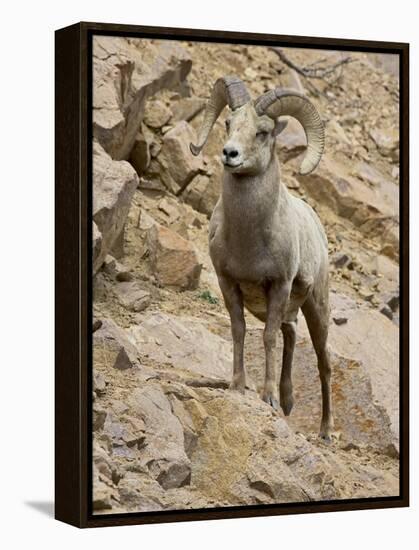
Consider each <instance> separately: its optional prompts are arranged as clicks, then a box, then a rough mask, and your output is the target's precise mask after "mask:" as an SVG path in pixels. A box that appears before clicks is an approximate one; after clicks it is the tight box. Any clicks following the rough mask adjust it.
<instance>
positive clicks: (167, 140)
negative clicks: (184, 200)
mask: <svg viewBox="0 0 419 550" xmlns="http://www.w3.org/2000/svg"><path fill="white" fill-rule="evenodd" d="M196 139H197V137H196V134H195V131H194V130H193V128H192V127H191V126H190V125H189V124H188V123H187V122H185V121H181V122H178V123H177V124H176V126H175V127H174V128H172V129H171V130H169V131H168V132H167V133H166V134H165V135H164V137H163V142H162V148H161V151H160V153H159V155H158V157H157V158H158V163H159V165H160V171H161V178H162V180H163V183H164V184H165V185H166V187H167V189H169V191H171V192H172V193H174V194H178V193H180V192H182V190H183V189H184V188H185V187H186V186H187V185H188V183H189V182H190V181H191V180H192V179H193V178H194V176H196V175H197V174H198V173H199V172H200V171H202V170H203V169H204V165H203V161H202V157H201V156H198V157H194V156H193V155H192V153H191V151H190V149H189V144H190V143H191V142H192V143H196Z"/></svg>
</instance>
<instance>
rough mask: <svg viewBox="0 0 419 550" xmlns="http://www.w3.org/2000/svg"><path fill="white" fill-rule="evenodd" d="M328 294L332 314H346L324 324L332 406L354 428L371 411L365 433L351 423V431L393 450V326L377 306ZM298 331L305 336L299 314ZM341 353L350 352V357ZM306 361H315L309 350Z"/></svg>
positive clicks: (395, 400) (396, 433) (396, 382)
mask: <svg viewBox="0 0 419 550" xmlns="http://www.w3.org/2000/svg"><path fill="white" fill-rule="evenodd" d="M330 296H331V310H332V316H333V317H346V318H347V322H346V323H344V324H342V325H340V326H337V325H335V324H331V325H330V329H329V340H328V342H329V346H330V347H331V349H332V350H333V351H334V352H335V354H337V355H336V360H335V365H334V377H335V382H334V391H335V393H336V397H337V399H338V402H337V407H339V409H340V410H341V412H342V416H347V419H346V421H345V422H354V425H355V424H356V426H358V427H357V428H356V429H357V430H358V428H361V427H362V424H357V423H358V421H362V422H364V421H365V419H366V418H368V415H371V416H370V417H369V420H368V422H367V423H366V424H365V427H364V429H363V431H364V432H365V433H364V434H362V430H361V429H360V430H359V433H358V434H356V433H355V428H351V433H352V437H353V438H354V439H355V440H357V441H362V440H364V442H366V441H367V440H368V443H369V444H371V445H373V446H376V447H378V448H380V449H384V450H387V451H388V452H390V453H391V452H392V447H393V446H394V448H395V449H396V450H397V449H398V444H399V443H398V441H399V357H398V350H399V331H398V327H397V326H396V325H395V324H394V323H392V322H391V321H390V320H389V319H387V318H386V317H385V316H384V315H382V314H381V313H380V312H379V311H377V310H375V309H372V308H370V307H368V306H361V305H359V304H358V303H357V302H355V301H354V300H352V299H351V298H349V297H348V296H345V295H342V294H334V293H332V294H331V295H330ZM299 331H300V334H302V335H304V336H305V337H306V338H307V341H309V340H308V332H307V328H306V325H305V322H304V321H303V320H302V322H301V323H300V325H299ZM344 358H345V359H344ZM346 358H350V363H347V361H348V359H346ZM345 361H346V363H345ZM312 362H313V365H314V366H315V358H314V356H313V358H312ZM345 369H346V370H345ZM307 383H308V382H307ZM306 387H307V386H306ZM345 400H346V401H347V403H348V404H349V405H350V403H351V402H352V405H350V406H353V407H355V409H353V410H352V411H351V412H350V409H349V408H348V409H347V412H346V413H344V407H347V405H345V404H344V401H345ZM353 411H355V414H353ZM356 411H358V412H356ZM377 420H379V422H378V423H377ZM374 424H375V428H374V427H373V426H374ZM356 426H355V427H356Z"/></svg>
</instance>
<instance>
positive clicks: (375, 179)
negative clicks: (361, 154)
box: [353, 161, 385, 185]
mask: <svg viewBox="0 0 419 550" xmlns="http://www.w3.org/2000/svg"><path fill="white" fill-rule="evenodd" d="M353 175H354V176H356V177H357V178H359V179H361V180H363V181H366V182H367V183H369V184H370V185H379V184H380V183H381V182H382V181H383V180H384V179H385V178H384V176H383V174H381V172H379V171H378V170H377V169H376V168H374V166H371V165H370V164H368V163H366V162H364V161H362V162H359V163H358V164H356V166H355V168H354V170H353Z"/></svg>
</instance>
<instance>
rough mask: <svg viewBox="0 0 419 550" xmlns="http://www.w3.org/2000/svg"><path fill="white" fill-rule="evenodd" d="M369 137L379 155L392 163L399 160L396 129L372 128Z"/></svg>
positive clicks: (397, 132)
mask: <svg viewBox="0 0 419 550" xmlns="http://www.w3.org/2000/svg"><path fill="white" fill-rule="evenodd" d="M369 135H370V137H371V139H372V140H373V141H374V143H375V145H376V146H377V149H378V151H379V153H380V154H381V155H382V156H383V157H390V158H391V159H392V160H394V161H398V159H399V130H398V128H386V129H380V128H373V129H372V130H370V132H369Z"/></svg>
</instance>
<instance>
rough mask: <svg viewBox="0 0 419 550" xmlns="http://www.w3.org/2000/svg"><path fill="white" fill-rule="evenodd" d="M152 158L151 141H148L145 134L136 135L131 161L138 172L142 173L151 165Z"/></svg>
mask: <svg viewBox="0 0 419 550" xmlns="http://www.w3.org/2000/svg"><path fill="white" fill-rule="evenodd" d="M150 160H151V154H150V143H149V142H148V141H147V139H146V137H145V136H144V135H143V134H141V133H138V134H137V135H136V136H135V140H134V144H133V146H132V150H131V154H130V157H129V161H130V163H131V164H132V165H133V167H134V168H135V171H136V172H137V174H138V175H142V174H144V173H145V172H146V170H147V168H148V167H149V165H150Z"/></svg>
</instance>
